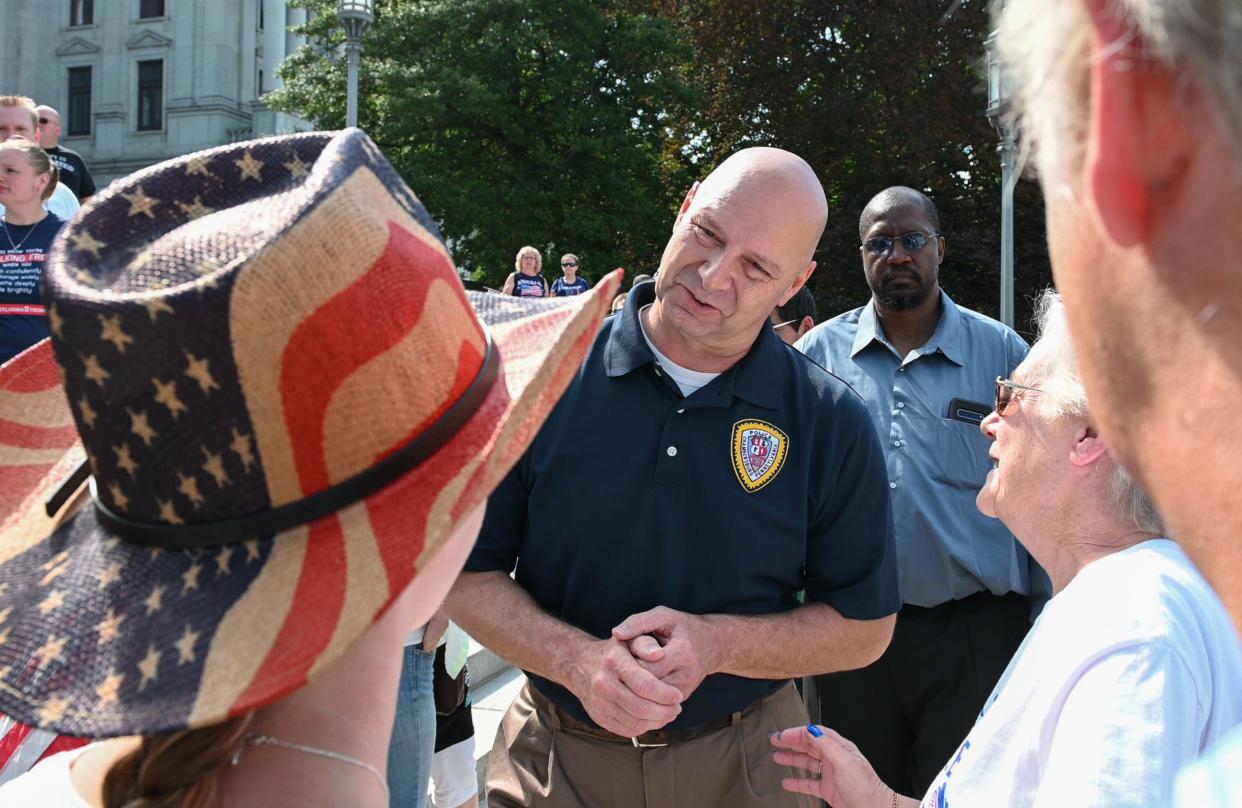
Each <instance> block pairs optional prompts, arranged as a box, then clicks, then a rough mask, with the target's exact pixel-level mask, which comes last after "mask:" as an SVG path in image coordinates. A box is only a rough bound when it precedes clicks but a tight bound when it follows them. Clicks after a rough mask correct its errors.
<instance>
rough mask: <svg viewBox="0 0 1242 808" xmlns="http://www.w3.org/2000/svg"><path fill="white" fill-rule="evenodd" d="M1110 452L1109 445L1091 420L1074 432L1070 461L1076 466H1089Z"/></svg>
mask: <svg viewBox="0 0 1242 808" xmlns="http://www.w3.org/2000/svg"><path fill="white" fill-rule="evenodd" d="M1106 454H1108V446H1107V445H1106V444H1105V443H1104V438H1102V437H1101V436H1100V433H1099V430H1098V429H1097V428H1096V425H1095V424H1093V423H1091V422H1090V421H1088V422H1086V423H1085V424H1083V425H1082V426H1081V427H1079V428H1078V431H1077V432H1075V433H1074V445H1073V446H1072V447H1070V462H1071V463H1073V464H1074V465H1075V466H1089V465H1091V464H1092V463H1094V462H1095V461H1096V460H1099V459H1100V458H1101V457H1103V456H1104V455H1106Z"/></svg>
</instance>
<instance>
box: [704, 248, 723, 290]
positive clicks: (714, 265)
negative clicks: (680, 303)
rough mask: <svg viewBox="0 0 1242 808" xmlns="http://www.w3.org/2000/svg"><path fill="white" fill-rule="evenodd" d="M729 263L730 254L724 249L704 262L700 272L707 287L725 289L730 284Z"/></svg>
mask: <svg viewBox="0 0 1242 808" xmlns="http://www.w3.org/2000/svg"><path fill="white" fill-rule="evenodd" d="M728 269H729V263H728V256H727V255H726V254H725V252H724V251H723V250H722V251H720V252H719V253H717V254H715V255H713V256H712V257H711V258H709V259H708V260H707V263H706V264H704V266H703V270H702V271H701V272H700V273H699V278H700V279H701V280H702V282H703V288H705V289H724V288H726V287H728V285H729V272H728Z"/></svg>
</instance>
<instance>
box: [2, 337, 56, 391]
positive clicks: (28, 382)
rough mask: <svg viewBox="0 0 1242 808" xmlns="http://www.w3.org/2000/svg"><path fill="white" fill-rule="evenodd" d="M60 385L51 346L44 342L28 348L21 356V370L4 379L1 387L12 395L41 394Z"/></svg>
mask: <svg viewBox="0 0 1242 808" xmlns="http://www.w3.org/2000/svg"><path fill="white" fill-rule="evenodd" d="M59 385H60V373H59V372H58V371H57V370H56V357H55V355H54V354H53V353H52V344H51V343H50V342H44V343H43V344H42V345H39V346H37V347H35V348H28V349H27V350H26V352H25V353H24V354H23V355H22V370H21V372H20V373H13V374H12V376H10V377H8V378H6V379H4V382H3V387H4V389H5V390H8V391H9V392H13V393H41V392H43V391H44V390H50V389H51V388H53V387H58V386H59Z"/></svg>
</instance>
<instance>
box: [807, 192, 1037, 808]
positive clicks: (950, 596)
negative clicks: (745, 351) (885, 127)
mask: <svg viewBox="0 0 1242 808" xmlns="http://www.w3.org/2000/svg"><path fill="white" fill-rule="evenodd" d="M858 233H859V237H860V240H861V241H862V249H861V253H862V262H863V271H864V273H865V275H866V278H867V285H868V286H869V287H870V288H871V293H872V297H871V301H870V302H869V303H867V305H865V306H863V307H861V308H858V309H855V310H853V311H850V312H847V313H845V314H842V315H839V316H838V317H836V318H834V319H832V320H829V321H827V322H825V323H823V324H822V325H820V326H818V327H816V328H814V329H812V330H811V332H810V333H809V334H807V335H806V336H805V337H803V338H802V339H801V340H799V341H798V343H797V347H798V348H799V349H801V350H802V351H803V352H804V353H806V354H807V356H809V357H810V358H812V359H814V360H815V361H816V362H818V363H820V364H821V365H823V366H824V367H825V368H827V369H828V370H830V371H831V372H833V373H834V374H836V375H837V376H840V377H841V378H843V379H845V381H847V382H849V384H850V385H851V386H852V387H853V388H854V389H855V390H857V391H858V393H859V394H860V395H861V396H862V397H863V400H864V402H865V403H866V405H867V409H868V412H869V413H870V415H871V419H872V421H873V423H874V424H875V427H876V430H877V432H878V433H879V436H880V443H881V444H882V445H883V446H884V448H885V455H886V458H885V459H886V463H887V470H888V486H889V489H890V494H891V495H892V501H893V521H894V528H895V531H896V538H897V569H898V576H899V581H900V584H899V585H900V590H901V596H902V603H903V606H902V609H901V611H900V612H899V613H898V616H897V625H896V628H895V629H894V632H893V641H892V644H891V645H890V646H889V649H888V651H887V652H885V654H884V656H883V657H881V658H880V660H879V661H877V662H876V663H875V664H873V665H871V666H869V667H867V668H864V669H862V670H857V671H848V672H844V673H836V674H830V675H826V676H820V677H817V683H818V686H819V697H820V705H821V709H822V720H823V722H824V723H825V724H827V725H829V726H831V727H832V728H833V729H835V730H837V731H839V732H840V733H841V734H842V735H844V736H845V737H847V738H850V739H851V740H853V741H854V742H855V743H857V744H858V747H859V749H860V750H861V751H862V753H863V754H864V755H865V756H866V757H867V758H868V759H869V760H870V761H871V762H872V764H873V765H874V766H875V768H876V771H877V772H878V773H879V775H880V777H881V778H882V779H883V780H884V782H885V783H887V784H888V785H889V786H890V787H892V788H894V789H896V790H897V791H898V792H899V793H904V794H922V793H924V792H925V791H926V790H927V786H928V785H929V784H930V782H931V780H932V778H934V777H935V776H936V774H937V773H938V772H939V770H940V767H941V765H942V764H943V763H944V761H945V760H946V759H947V758H949V757H950V756H951V755H952V754H953V752H954V751H955V750H956V748H957V745H958V743H959V742H960V741H961V739H962V738H963V737H964V736H965V735H966V733H967V731H968V730H969V729H970V727H971V725H972V724H973V723H974V719H975V716H976V715H977V714H978V712H979V709H980V707H982V706H983V703H984V700H985V699H986V698H987V696H988V693H989V692H990V691H991V689H992V686H993V685H995V683H996V681H997V679H999V678H1000V675H1001V673H1002V672H1003V671H1004V668H1005V665H1006V664H1007V663H1008V661H1009V658H1010V657H1011V656H1012V655H1013V652H1014V650H1015V649H1016V648H1017V647H1018V645H1019V643H1021V641H1022V638H1023V636H1025V634H1026V632H1027V630H1028V628H1029V627H1030V617H1031V612H1032V600H1031V597H1030V596H1031V595H1032V594H1035V595H1037V596H1038V597H1037V598H1036V601H1037V604H1036V605H1038V604H1040V603H1042V601H1043V597H1044V596H1046V594H1047V592H1048V582H1047V578H1046V576H1044V574H1043V571H1042V570H1040V569H1039V567H1038V565H1037V564H1036V563H1035V562H1033V561H1032V560H1031V559H1030V556H1029V555H1028V554H1027V552H1026V551H1025V550H1024V549H1023V548H1022V546H1021V545H1020V544H1018V543H1017V541H1016V540H1015V539H1014V538H1013V535H1012V534H1011V533H1010V532H1009V531H1008V530H1006V529H1005V528H1004V526H1003V525H1001V524H1000V522H997V521H996V520H994V519H989V518H987V517H985V516H983V515H982V514H980V513H979V511H978V509H977V508H976V507H975V495H976V494H977V493H978V491H979V486H980V485H981V484H982V483H983V480H984V478H985V477H986V476H987V472H988V468H989V461H988V440H987V439H986V438H985V437H984V436H983V435H982V433H981V432H980V431H979V423H980V422H981V421H982V420H983V418H984V417H985V416H986V415H987V414H988V413H989V412H991V410H992V398H993V385H994V382H995V379H996V378H997V377H998V376H1000V377H1007V376H1008V375H1009V374H1010V372H1011V371H1012V370H1013V369H1014V368H1015V367H1017V365H1018V364H1019V363H1020V362H1021V361H1022V359H1023V358H1024V357H1025V356H1026V353H1027V345H1026V343H1024V342H1023V341H1022V339H1021V337H1019V336H1018V335H1017V334H1015V333H1014V332H1013V331H1012V330H1011V329H1009V328H1006V327H1005V326H1004V325H1002V324H1000V323H998V322H996V321H995V320H992V319H991V318H988V317H985V316H983V315H981V314H978V313H976V312H973V311H970V310H969V309H964V308H961V307H959V306H957V305H956V304H955V303H954V302H953V301H952V300H950V299H949V296H948V295H946V294H945V293H944V292H943V291H942V290H941V289H940V284H939V270H940V262H941V261H942V260H943V259H944V255H945V249H946V242H945V238H944V236H942V235H941V234H940V216H939V213H938V211H937V209H936V206H935V204H934V203H933V202H932V200H931V199H929V198H928V197H927V196H926V195H924V194H922V193H920V192H918V191H916V190H914V189H912V188H905V187H901V186H897V187H893V188H888V189H886V190H884V191H881V192H880V193H879V194H877V195H876V196H875V197H874V198H873V199H872V200H871V201H870V202H869V203H868V204H867V206H866V208H865V209H864V210H863V212H862V216H861V217H860V219H859V224H858Z"/></svg>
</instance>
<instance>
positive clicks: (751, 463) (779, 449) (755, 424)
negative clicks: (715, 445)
mask: <svg viewBox="0 0 1242 808" xmlns="http://www.w3.org/2000/svg"><path fill="white" fill-rule="evenodd" d="M788 451H789V436H788V435H786V434H785V433H784V432H782V431H780V430H779V429H777V428H776V427H775V426H773V425H772V424H769V423H767V422H766V421H738V422H737V423H736V424H734V425H733V471H734V472H735V473H736V474H737V481H738V482H739V483H741V484H742V488H745V489H746V491H747V492H748V493H751V494H753V493H755V492H756V491H758V490H759V489H760V488H763V487H764V486H765V485H767V484H768V483H770V482H772V480H774V479H775V478H776V475H777V474H779V473H780V471H781V466H783V465H785V455H786V454H787V453H788Z"/></svg>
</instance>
